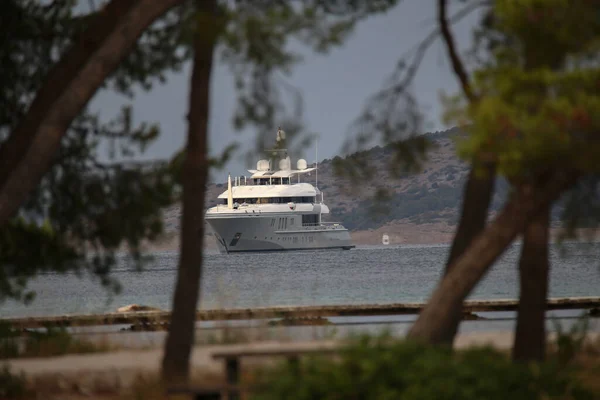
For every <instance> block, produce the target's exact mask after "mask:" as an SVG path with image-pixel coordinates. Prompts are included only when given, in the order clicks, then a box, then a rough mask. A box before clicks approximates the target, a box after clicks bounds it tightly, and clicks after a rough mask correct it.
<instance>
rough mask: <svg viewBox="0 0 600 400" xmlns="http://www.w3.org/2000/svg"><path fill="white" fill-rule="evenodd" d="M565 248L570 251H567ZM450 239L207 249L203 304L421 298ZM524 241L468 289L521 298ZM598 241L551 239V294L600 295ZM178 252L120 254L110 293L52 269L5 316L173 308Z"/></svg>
mask: <svg viewBox="0 0 600 400" xmlns="http://www.w3.org/2000/svg"><path fill="white" fill-rule="evenodd" d="M561 249H562V250H563V251H564V252H565V254H562V252H561ZM448 250H449V249H448V247H447V246H403V247H392V246H385V247H383V246H382V247H362V248H357V249H353V250H350V251H339V250H335V251H314V252H289V253H263V254H259V253H252V254H243V255H220V254H207V255H206V257H205V272H204V281H203V285H202V286H203V290H202V299H201V307H202V308H221V307H227V308H228V307H255V306H272V305H324V304H361V303H362V304H364V303H393V302H417V301H423V300H425V299H426V298H427V297H428V295H429V294H430V293H431V291H432V290H433V288H434V286H435V284H436V283H437V282H438V279H439V277H440V274H441V272H442V269H443V265H444V261H445V259H446V256H447V253H448ZM519 250H520V248H519V246H518V245H515V246H513V247H512V248H511V249H509V250H508V251H507V252H506V253H505V254H504V256H503V257H502V259H501V260H499V261H498V262H497V263H496V264H495V266H494V268H493V269H492V271H491V272H490V273H489V274H488V275H487V276H486V277H485V279H484V280H483V281H482V282H481V283H480V284H479V286H478V287H477V288H476V290H475V291H474V292H473V293H472V295H471V296H470V297H471V298H473V299H494V298H496V299H497V298H516V297H517V295H518V280H517V269H516V262H517V260H518V256H519ZM599 256H600V244H581V243H578V244H563V245H562V246H560V247H559V246H553V248H552V255H551V262H552V276H551V284H550V295H551V296H553V297H563V296H565V297H566V296H599V295H600V257H599ZM176 266H177V253H172V252H165V253H156V254H155V255H154V261H153V262H152V263H151V264H150V265H149V266H148V267H147V268H146V269H145V270H144V271H143V272H135V271H132V270H131V269H129V268H128V267H127V263H126V260H125V259H123V260H121V262H120V264H119V266H118V267H117V269H116V271H115V272H114V276H115V277H116V278H118V280H119V281H120V283H121V284H122V286H123V290H122V292H121V293H120V294H119V295H116V296H113V297H111V296H110V294H109V293H108V292H107V291H106V290H105V289H103V288H102V287H101V286H100V285H99V284H98V283H97V281H95V280H93V279H92V278H90V277H88V276H84V277H81V278H80V277H77V276H75V275H69V274H68V275H59V274H46V275H43V276H40V277H39V278H37V279H36V280H35V281H33V282H32V283H31V288H32V289H34V290H35V291H36V292H37V297H36V299H35V300H34V301H33V303H32V304H30V305H28V306H25V305H22V304H19V303H14V302H8V303H4V304H3V305H2V306H0V316H2V317H9V316H41V315H57V314H69V313H99V312H109V311H115V310H116V308H118V307H120V306H123V305H127V304H132V303H135V304H144V305H148V306H154V307H159V308H161V309H165V310H168V309H170V305H171V296H172V292H173V287H174V282H175V276H176Z"/></svg>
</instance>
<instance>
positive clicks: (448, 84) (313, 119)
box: [90, 0, 479, 182]
mask: <svg viewBox="0 0 600 400" xmlns="http://www.w3.org/2000/svg"><path fill="white" fill-rule="evenodd" d="M436 4H437V1H435V0H404V1H401V2H400V4H399V5H397V6H396V7H395V8H393V9H392V10H390V11H389V12H388V13H387V14H385V15H380V16H375V17H370V18H369V19H367V20H365V21H363V22H361V23H359V24H358V25H357V27H356V29H355V31H354V32H353V34H352V35H351V36H350V37H349V38H348V40H347V41H346V42H345V44H344V45H343V46H341V47H338V48H335V49H333V50H332V51H330V52H329V53H328V54H325V55H322V54H315V53H311V52H310V51H307V50H306V49H302V48H299V49H298V50H299V51H301V52H302V53H303V54H304V60H303V61H302V63H300V64H298V65H297V66H296V67H295V68H294V70H293V72H292V74H291V75H290V76H288V77H287V81H288V82H289V83H290V84H292V85H294V86H295V87H297V88H298V89H300V91H301V93H302V96H303V101H304V123H305V126H306V127H307V131H309V132H312V133H318V135H319V141H318V157H319V159H320V160H322V159H324V158H332V157H334V156H336V155H338V154H340V151H341V147H342V145H343V143H344V141H345V140H346V138H347V134H348V129H349V126H350V124H351V123H352V121H353V120H354V119H355V118H356V117H358V116H359V114H360V113H361V111H362V110H363V107H364V105H365V103H366V100H367V98H368V97H369V96H370V95H372V94H374V93H375V92H376V91H378V90H379V89H381V88H382V87H383V84H384V82H385V80H386V78H388V77H389V76H390V74H391V73H392V72H393V70H394V67H395V66H396V63H397V62H398V60H399V58H400V57H401V56H402V55H403V54H404V53H406V52H407V51H409V50H410V49H412V48H414V47H415V45H417V44H418V43H420V41H421V40H422V39H423V38H424V37H426V36H427V35H428V34H429V33H430V32H431V31H432V30H433V29H435V27H436ZM457 10H458V8H455V7H452V8H451V9H450V13H449V14H452V13H454V12H456V11H457ZM478 18H479V17H478V15H477V14H476V13H473V14H471V15H469V16H468V17H466V18H464V19H463V20H461V21H460V22H459V23H457V24H455V25H453V27H452V31H453V34H454V36H455V41H456V43H457V44H458V46H459V48H460V49H461V50H462V51H464V50H466V49H467V48H468V46H469V45H470V43H471V37H472V29H473V26H474V25H475V24H476V23H477V21H478ZM190 69H191V68H190V65H189V64H188V65H186V67H185V68H183V69H182V70H181V71H180V72H177V73H172V74H169V75H168V76H167V81H166V83H165V84H162V85H156V86H154V88H153V89H152V90H151V91H149V92H144V91H142V90H137V91H136V96H135V99H134V100H133V102H132V106H133V116H134V120H135V121H136V122H143V121H145V122H149V123H158V124H159V125H160V128H161V132H162V134H161V136H160V137H159V138H158V139H157V141H156V142H155V143H153V144H152V145H151V146H150V147H149V148H148V149H147V150H146V152H145V153H144V154H143V155H142V156H140V157H138V158H139V159H145V160H148V159H151V160H154V159H167V158H170V157H171V156H173V154H174V153H175V152H177V151H178V150H180V149H181V148H183V146H184V144H185V136H186V129H187V123H186V120H185V116H186V113H187V108H188V93H189V78H190ZM413 90H414V93H415V95H416V97H417V100H418V101H419V104H420V109H421V111H422V112H423V113H424V116H425V118H426V123H427V124H426V126H424V131H426V132H429V131H437V130H441V129H444V128H445V127H444V125H443V124H442V122H441V114H442V111H443V110H442V107H441V104H440V100H439V96H440V91H441V90H443V91H445V92H446V93H456V92H457V90H458V86H457V84H456V79H455V76H454V75H453V73H452V71H451V67H450V64H449V62H448V58H447V54H446V49H445V47H444V45H443V43H442V41H441V39H438V40H437V41H436V42H435V43H434V44H433V45H432V46H431V47H430V48H429V50H428V53H427V55H426V57H425V59H424V60H423V62H422V64H421V67H420V68H419V71H418V73H417V75H416V77H415V80H414V84H413ZM129 103H131V101H130V100H128V99H125V98H123V97H120V96H118V95H115V94H111V93H100V94H99V95H98V96H96V97H95V98H94V99H93V100H92V102H91V104H90V107H91V108H92V110H94V111H98V112H99V113H100V115H101V117H105V118H111V117H113V116H114V115H116V114H117V113H118V111H119V109H120V107H121V106H122V105H124V104H129ZM210 104H211V110H210V121H209V135H210V137H209V147H210V153H211V155H213V156H217V155H219V154H220V153H221V152H222V151H223V149H224V148H225V147H227V146H228V145H229V144H231V143H234V142H237V143H238V144H239V146H240V150H239V151H238V152H237V153H236V154H235V155H234V157H232V158H231V159H230V161H229V162H228V163H227V164H226V165H225V167H224V168H223V169H222V170H220V171H213V172H212V173H211V179H212V180H213V181H216V182H224V181H226V179H227V178H226V177H227V174H228V173H231V174H232V176H234V175H244V174H247V169H249V168H255V166H256V162H253V163H252V165H248V163H247V160H246V159H245V158H244V157H243V156H242V155H243V152H244V151H247V150H249V149H251V148H252V146H254V145H255V142H254V135H255V134H256V133H255V132H254V131H244V132H237V131H236V130H235V129H234V127H233V125H232V116H233V113H234V110H235V105H236V93H235V88H234V86H233V78H232V75H231V74H230V72H229V67H228V66H226V65H224V64H223V63H221V62H219V61H217V62H215V65H214V67H213V75H212V82H211V102H210ZM282 128H283V129H284V130H285V127H282ZM275 136H276V132H273V143H274V142H275ZM303 155H304V158H306V160H307V161H308V162H309V163H311V162H314V161H315V151H314V148H311V149H306V151H305V153H304V154H303ZM292 162H293V164H295V161H294V160H292Z"/></svg>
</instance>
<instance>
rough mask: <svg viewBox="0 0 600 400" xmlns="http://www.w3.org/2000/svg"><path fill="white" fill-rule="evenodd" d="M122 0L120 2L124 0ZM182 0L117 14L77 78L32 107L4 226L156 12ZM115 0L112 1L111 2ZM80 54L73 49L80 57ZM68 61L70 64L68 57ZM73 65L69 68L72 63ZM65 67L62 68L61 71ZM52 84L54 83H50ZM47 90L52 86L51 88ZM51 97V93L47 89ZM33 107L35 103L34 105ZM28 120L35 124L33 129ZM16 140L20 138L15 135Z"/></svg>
mask: <svg viewBox="0 0 600 400" xmlns="http://www.w3.org/2000/svg"><path fill="white" fill-rule="evenodd" d="M120 1H121V0H118V1H116V2H120ZM182 1H183V0H164V1H160V2H157V1H155V0H137V1H135V2H134V4H133V5H131V7H130V8H129V9H128V10H127V13H126V14H123V16H122V17H121V18H119V19H118V22H117V24H116V25H115V27H114V29H112V30H111V31H109V32H108V34H107V36H106V39H105V40H103V41H102V42H101V44H100V45H99V46H98V48H97V50H96V51H95V52H93V53H92V54H90V55H89V57H87V58H86V59H85V62H84V63H83V64H82V66H81V68H78V69H76V70H75V71H74V72H75V74H74V76H73V77H72V79H69V80H67V84H66V85H65V87H64V89H63V90H61V91H60V95H58V96H56V98H55V99H54V100H53V101H48V103H47V104H45V105H46V106H47V107H42V108H40V109H38V110H36V111H37V112H38V113H36V112H33V111H30V112H28V113H27V115H26V116H25V118H24V120H23V122H22V123H21V124H19V126H18V127H17V129H16V130H15V132H14V133H13V134H16V133H19V134H20V135H31V137H32V138H31V141H30V145H29V146H25V148H24V149H23V148H22V149H21V150H24V151H23V153H22V154H19V159H18V160H17V162H16V163H15V165H14V168H11V169H10V170H9V171H8V173H7V177H6V179H5V181H4V182H0V185H1V186H0V226H2V225H3V224H4V223H6V221H7V220H8V219H9V218H10V217H12V216H13V215H14V214H15V213H16V212H17V210H18V209H19V207H20V205H21V204H22V203H23V202H24V201H25V200H26V199H27V196H28V195H29V193H30V192H31V191H32V190H33V189H34V188H35V186H36V185H37V184H38V183H39V182H40V180H41V179H42V177H43V175H44V174H45V173H46V171H47V170H48V169H49V168H50V166H51V161H52V158H53V157H54V155H55V153H56V152H57V150H58V149H59V147H60V142H61V139H62V137H63V136H64V135H65V132H66V130H67V129H68V127H69V125H70V124H71V123H72V122H73V120H74V119H75V118H76V117H77V115H78V114H79V113H80V112H81V111H82V110H83V108H84V107H85V106H86V104H87V103H88V101H89V100H90V99H91V98H92V96H93V95H94V94H95V93H96V91H97V90H98V88H99V87H100V86H101V85H102V83H103V82H104V80H105V79H106V77H107V76H108V75H109V74H110V73H111V72H113V71H114V70H115V69H116V68H117V66H118V65H119V63H120V62H121V61H122V60H123V59H124V58H125V57H126V56H127V54H128V53H129V51H131V48H132V47H133V46H134V45H135V43H136V41H137V40H138V38H139V37H140V36H141V34H142V33H143V32H144V30H145V29H146V28H147V27H148V26H149V25H150V24H152V23H153V22H154V21H155V20H156V19H157V18H159V17H160V16H161V15H163V14H164V13H165V12H167V11H168V10H169V9H171V8H172V7H174V6H176V5H177V4H180V3H181V2H182ZM111 4H112V3H111ZM75 56H77V55H73V57H75ZM67 61H68V60H67ZM67 61H65V63H66V64H67V66H68V65H69V63H68V62H67ZM67 69H68V68H67ZM62 72H64V71H58V72H57V73H62ZM48 85H51V83H48ZM46 93H47V92H46ZM46 95H47V96H48V97H46V99H49V98H52V97H53V96H51V94H46ZM32 108H33V107H32ZM23 126H30V127H33V129H31V131H30V132H31V133H30V132H28V130H24V128H23ZM15 140H19V137H16V139H15Z"/></svg>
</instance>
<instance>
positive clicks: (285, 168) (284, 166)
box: [279, 157, 292, 171]
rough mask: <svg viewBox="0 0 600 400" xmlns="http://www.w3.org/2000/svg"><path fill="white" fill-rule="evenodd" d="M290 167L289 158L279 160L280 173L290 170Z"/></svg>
mask: <svg viewBox="0 0 600 400" xmlns="http://www.w3.org/2000/svg"><path fill="white" fill-rule="evenodd" d="M291 165H292V162H291V161H290V158H289V157H286V158H284V159H282V160H279V169H280V170H282V171H288V170H290V167H291Z"/></svg>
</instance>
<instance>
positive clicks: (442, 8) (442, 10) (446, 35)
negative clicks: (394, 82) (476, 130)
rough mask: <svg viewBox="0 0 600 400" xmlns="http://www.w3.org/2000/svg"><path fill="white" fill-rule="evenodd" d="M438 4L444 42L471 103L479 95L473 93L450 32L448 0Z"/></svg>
mask: <svg viewBox="0 0 600 400" xmlns="http://www.w3.org/2000/svg"><path fill="white" fill-rule="evenodd" d="M438 5H439V6H438V20H439V24H440V31H441V33H442V37H443V39H444V42H445V43H446V49H447V50H448V56H449V57H450V61H451V62H452V69H453V70H454V73H455V74H456V76H457V77H458V80H459V81H460V86H461V88H462V91H463V93H464V94H465V96H466V97H467V99H469V101H470V102H471V103H474V102H475V101H477V96H476V95H475V93H473V89H472V88H471V84H470V83H469V77H468V76H467V71H466V70H465V68H464V65H463V63H462V61H461V59H460V57H459V55H458V52H457V50H456V44H455V43H454V38H453V37H452V32H450V27H449V25H448V20H447V18H446V0H439V3H438Z"/></svg>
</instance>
